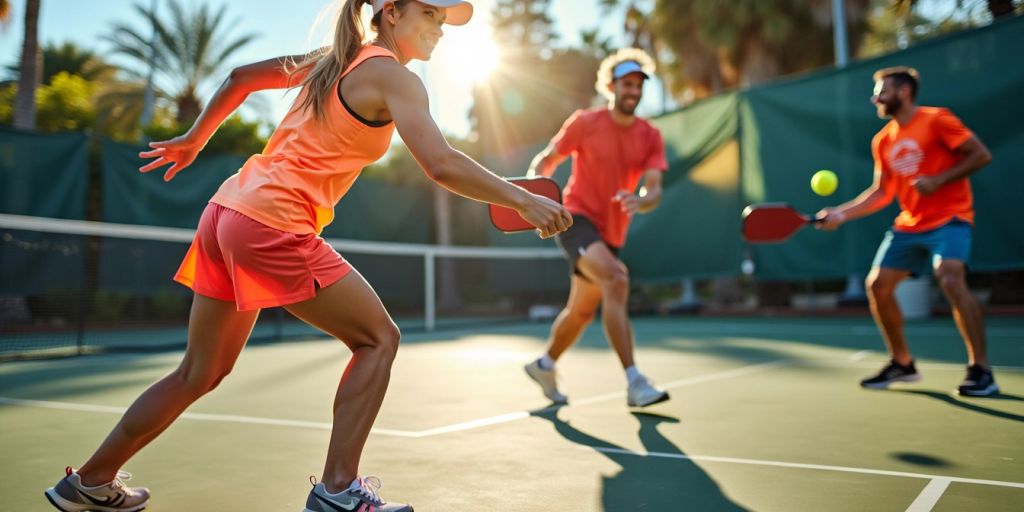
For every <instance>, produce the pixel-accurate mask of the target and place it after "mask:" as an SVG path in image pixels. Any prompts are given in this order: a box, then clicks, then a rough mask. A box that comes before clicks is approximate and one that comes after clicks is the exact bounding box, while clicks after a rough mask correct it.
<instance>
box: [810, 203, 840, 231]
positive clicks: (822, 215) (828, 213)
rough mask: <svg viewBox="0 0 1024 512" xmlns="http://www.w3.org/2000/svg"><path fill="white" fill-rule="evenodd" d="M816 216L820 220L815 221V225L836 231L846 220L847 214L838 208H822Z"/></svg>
mask: <svg viewBox="0 0 1024 512" xmlns="http://www.w3.org/2000/svg"><path fill="white" fill-rule="evenodd" d="M814 218H815V219H817V221H818V222H815V223H814V227H815V228H818V229H824V230H825V231H835V230H836V229H839V226H840V225H842V224H843V222H846V215H844V214H843V213H842V212H840V211H839V209H838V208H822V209H821V210H820V211H819V212H818V213H817V214H815V216H814Z"/></svg>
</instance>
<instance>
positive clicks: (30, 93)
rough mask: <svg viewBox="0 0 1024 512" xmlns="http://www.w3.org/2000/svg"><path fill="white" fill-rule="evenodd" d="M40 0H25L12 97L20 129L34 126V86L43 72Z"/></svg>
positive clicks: (15, 121) (16, 125)
mask: <svg viewBox="0 0 1024 512" xmlns="http://www.w3.org/2000/svg"><path fill="white" fill-rule="evenodd" d="M40 1H41V0H27V1H26V2H25V39H24V40H22V43H21V64H20V66H21V68H20V72H19V76H18V94H17V95H16V96H15V97H14V127H15V128H20V129H22V130H34V129H35V128H36V87H38V86H39V81H40V79H41V75H42V72H43V63H42V60H43V55H42V52H40V49H39V35H38V33H39V30H38V29H39V3H40Z"/></svg>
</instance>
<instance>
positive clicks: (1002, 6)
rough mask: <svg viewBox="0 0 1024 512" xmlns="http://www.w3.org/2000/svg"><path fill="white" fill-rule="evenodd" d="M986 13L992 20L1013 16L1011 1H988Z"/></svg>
mask: <svg viewBox="0 0 1024 512" xmlns="http://www.w3.org/2000/svg"><path fill="white" fill-rule="evenodd" d="M988 12H990V13H992V17H993V18H1001V17H1003V16H1013V0H988Z"/></svg>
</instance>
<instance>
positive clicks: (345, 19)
mask: <svg viewBox="0 0 1024 512" xmlns="http://www.w3.org/2000/svg"><path fill="white" fill-rule="evenodd" d="M363 4H371V5H372V3H371V2H370V0H346V1H345V5H343V6H342V7H341V10H340V12H339V13H338V20H337V22H335V26H334V42H333V44H332V45H331V46H325V47H323V48H321V49H320V51H319V52H316V53H314V54H312V55H311V56H309V57H308V58H306V59H305V60H303V61H302V62H299V63H298V64H297V65H296V67H295V69H293V70H292V73H295V72H297V71H300V70H305V69H309V73H308V74H307V75H306V78H305V79H303V80H302V87H303V88H304V89H305V90H306V96H305V98H304V99H303V100H302V103H301V104H300V107H301V108H302V109H308V108H312V109H313V112H314V114H315V115H316V118H317V119H323V117H324V106H325V105H326V102H327V100H328V98H330V96H329V95H331V94H337V93H336V92H335V91H334V83H335V82H336V81H337V80H338V77H339V76H341V72H342V71H343V70H344V69H345V67H346V66H348V63H349V62H352V59H354V58H356V55H358V54H359V49H360V48H362V46H363V38H364V37H365V34H363V20H362V8H363ZM378 19H379V18H377V17H376V16H375V17H374V20H375V21H376V20H378Z"/></svg>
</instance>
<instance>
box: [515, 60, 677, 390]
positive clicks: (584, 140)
mask: <svg viewBox="0 0 1024 512" xmlns="http://www.w3.org/2000/svg"><path fill="white" fill-rule="evenodd" d="M653 71H654V63H653V62H652V61H651V59H650V57H649V56H648V55H647V54H646V53H644V52H643V51H641V50H638V49H635V48H626V49H623V50H620V51H618V52H617V53H615V54H613V55H611V56H609V57H608V58H606V59H605V60H604V62H602V63H601V67H600V69H599V70H598V72H597V82H596V83H595V86H596V88H597V90H598V92H600V93H602V94H603V95H604V96H605V97H606V98H608V100H609V104H608V105H606V106H601V107H596V108H592V109H588V110H580V111H577V112H576V113H574V114H573V115H572V116H571V117H570V118H569V119H568V120H566V121H565V123H564V124H563V125H562V129H561V131H559V132H558V134H557V135H555V137H554V139H552V140H551V144H549V145H548V147H547V148H546V149H544V150H543V151H542V152H541V153H540V154H538V155H537V157H536V158H534V160H533V163H532V164H531V166H530V170H529V173H528V174H529V175H531V176H532V175H537V174H539V175H542V176H551V175H552V174H554V172H555V169H556V168H557V167H558V164H560V163H561V162H563V161H564V160H565V159H566V158H568V157H569V156H572V157H573V165H572V175H571V176H570V177H569V182H568V183H567V184H566V187H565V193H564V196H565V208H566V209H567V210H569V212H570V213H571V214H572V217H573V226H572V227H571V228H570V229H568V230H566V231H565V232H563V233H562V234H561V235H560V236H559V237H558V238H557V239H556V240H557V242H558V246H559V247H560V248H561V249H562V251H563V252H565V255H566V258H567V259H568V260H569V265H570V269H571V273H572V276H571V279H572V284H571V289H570V291H569V301H568V304H566V306H565V308H564V309H563V310H562V312H561V313H559V315H558V317H557V318H556V319H555V322H554V325H552V327H551V336H550V337H549V339H548V347H547V350H546V351H545V352H544V354H543V355H542V356H541V357H540V358H539V359H537V360H536V361H533V362H532V363H530V364H528V365H526V373H527V374H528V375H529V376H530V378H532V379H533V380H534V381H536V382H537V383H538V384H539V385H540V386H541V389H542V390H543V392H544V395H545V396H547V398H548V399H550V400H551V401H552V402H554V403H559V404H561V403H566V402H567V398H566V397H565V395H563V394H562V393H561V392H559V390H558V386H557V384H556V381H555V360H557V359H558V357H559V356H560V355H561V354H562V353H563V352H565V351H566V350H568V348H569V347H570V346H572V344H573V343H575V342H576V340H577V339H578V338H579V336H580V334H581V333H582V332H583V329H584V328H586V327H587V325H589V324H590V322H591V321H592V320H593V319H594V316H595V312H596V310H597V306H598V305H599V304H602V307H601V320H602V323H603V324H604V328H605V333H606V335H607V336H608V342H609V343H610V344H611V346H612V348H613V349H614V350H615V352H616V354H617V355H618V357H619V362H620V363H622V367H623V368H624V369H625V373H626V381H627V397H626V402H627V404H628V405H630V406H641V407H642V406H647V405H651V404H655V403H658V402H661V401H664V400H667V399H668V393H666V392H665V391H663V390H661V389H658V388H656V387H655V386H654V385H653V384H651V382H650V381H649V380H647V378H646V377H644V375H642V374H641V373H640V371H639V370H638V369H637V368H636V365H635V364H634V360H633V344H634V340H633V330H632V328H631V327H630V324H629V316H628V312H627V302H628V300H629V273H628V271H627V269H626V265H625V264H623V263H622V261H621V260H619V258H618V250H619V248H620V247H622V244H623V243H625V241H626V231H627V228H628V227H629V221H630V219H631V218H632V216H633V215H634V214H636V213H646V212H649V211H651V210H653V209H654V208H655V207H657V206H658V202H659V201H660V200H661V176H662V173H664V172H665V170H666V169H668V164H667V162H666V160H665V144H664V142H663V141H662V139H661V134H660V133H659V132H658V130H657V128H655V127H654V126H652V125H651V124H650V123H648V122H647V121H645V120H643V119H640V118H638V117H636V115H635V114H634V112H635V110H636V107H637V104H638V103H639V102H640V97H641V96H642V94H643V84H644V81H645V80H646V79H647V78H648V76H649V74H650V73H652V72H653ZM641 180H642V181H643V186H642V187H641V188H640V191H639V192H638V193H634V191H636V190H637V186H638V185H639V184H640V182H641Z"/></svg>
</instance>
